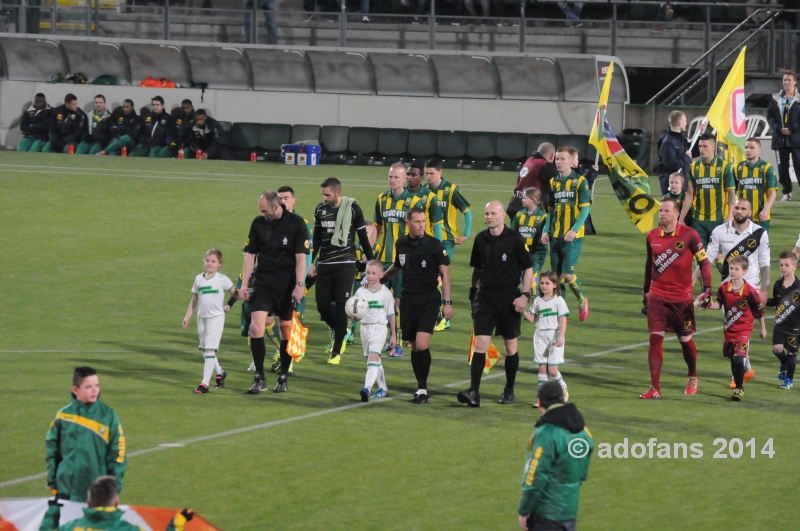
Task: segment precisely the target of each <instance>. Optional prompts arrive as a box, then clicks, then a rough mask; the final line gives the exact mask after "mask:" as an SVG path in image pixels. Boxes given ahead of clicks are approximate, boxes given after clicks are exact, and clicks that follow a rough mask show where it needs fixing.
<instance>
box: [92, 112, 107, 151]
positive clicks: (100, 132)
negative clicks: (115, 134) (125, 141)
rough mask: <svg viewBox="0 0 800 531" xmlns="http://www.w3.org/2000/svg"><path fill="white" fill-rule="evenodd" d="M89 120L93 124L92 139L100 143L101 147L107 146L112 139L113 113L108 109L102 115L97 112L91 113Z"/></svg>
mask: <svg viewBox="0 0 800 531" xmlns="http://www.w3.org/2000/svg"><path fill="white" fill-rule="evenodd" d="M89 121H90V122H91V124H92V134H91V141H92V142H97V143H98V144H100V147H101V148H105V147H106V146H107V145H108V144H109V143H110V140H111V137H110V136H109V135H110V134H111V132H110V131H109V128H110V127H111V113H110V112H108V109H106V110H105V111H104V112H103V114H102V116H97V115H95V113H92V114H91V115H89Z"/></svg>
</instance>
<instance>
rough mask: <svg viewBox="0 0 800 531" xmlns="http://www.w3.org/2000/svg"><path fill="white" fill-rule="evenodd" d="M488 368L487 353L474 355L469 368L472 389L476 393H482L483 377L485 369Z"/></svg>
mask: <svg viewBox="0 0 800 531" xmlns="http://www.w3.org/2000/svg"><path fill="white" fill-rule="evenodd" d="M485 366H486V353H485V352H480V353H478V352H475V353H474V354H472V364H471V365H470V366H469V376H470V378H469V379H470V386H469V387H470V389H472V390H473V391H475V392H476V393H477V392H479V391H480V388H481V376H482V375H483V369H484V367H485Z"/></svg>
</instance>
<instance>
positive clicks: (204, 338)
mask: <svg viewBox="0 0 800 531" xmlns="http://www.w3.org/2000/svg"><path fill="white" fill-rule="evenodd" d="M224 328H225V316H224V315H218V316H216V317H198V318H197V337H198V338H199V339H200V345H199V346H198V347H197V348H198V349H200V350H214V351H218V350H219V341H220V339H222V330H223V329H224Z"/></svg>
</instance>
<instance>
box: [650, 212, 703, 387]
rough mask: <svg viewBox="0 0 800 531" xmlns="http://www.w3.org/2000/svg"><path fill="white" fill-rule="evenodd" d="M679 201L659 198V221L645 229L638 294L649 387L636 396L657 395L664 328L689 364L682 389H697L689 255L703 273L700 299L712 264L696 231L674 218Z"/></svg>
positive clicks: (659, 384) (659, 382) (662, 355)
mask: <svg viewBox="0 0 800 531" xmlns="http://www.w3.org/2000/svg"><path fill="white" fill-rule="evenodd" d="M678 214H679V212H678V203H677V201H675V200H674V199H665V200H663V201H662V202H661V208H660V209H659V211H658V223H659V226H658V227H656V228H655V229H653V230H651V231H650V232H648V233H647V263H646V265H645V272H644V288H643V290H642V295H643V297H644V298H645V300H646V301H647V327H648V329H649V330H650V348H649V349H648V351H647V361H648V364H649V365H650V380H651V383H652V385H651V387H650V390H649V391H647V392H646V393H643V394H642V395H640V396H639V398H644V399H652V398H661V365H662V364H663V363H664V350H663V346H664V333H665V332H674V333H676V334H677V335H678V339H679V340H680V343H681V350H682V351H683V359H684V360H685V361H686V366H687V367H688V369H689V371H688V372H689V374H688V376H689V380H688V381H687V383H686V394H687V395H693V394H695V393H697V347H696V346H695V344H694V341H693V340H692V334H694V332H695V323H694V306H693V305H692V301H693V299H694V297H693V296H692V285H693V280H694V279H693V278H692V259H693V258H695V259H697V262H698V263H699V264H700V271H701V276H702V278H703V300H704V301H706V300H710V299H711V264H710V263H709V261H708V259H707V257H706V250H705V247H704V246H703V242H701V241H700V236H698V234H697V232H696V231H695V230H694V229H692V228H690V227H687V226H686V225H681V224H678Z"/></svg>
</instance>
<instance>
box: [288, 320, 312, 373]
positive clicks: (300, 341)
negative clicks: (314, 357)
mask: <svg viewBox="0 0 800 531" xmlns="http://www.w3.org/2000/svg"><path fill="white" fill-rule="evenodd" d="M307 336H308V328H306V327H304V326H303V324H302V323H301V322H300V318H299V317H298V315H297V312H294V313H293V314H292V331H291V332H289V342H288V343H287V344H286V352H287V353H288V354H289V355H290V356H291V357H292V358H294V361H296V362H297V363H300V362H301V361H302V360H303V356H305V355H306V337H307Z"/></svg>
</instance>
